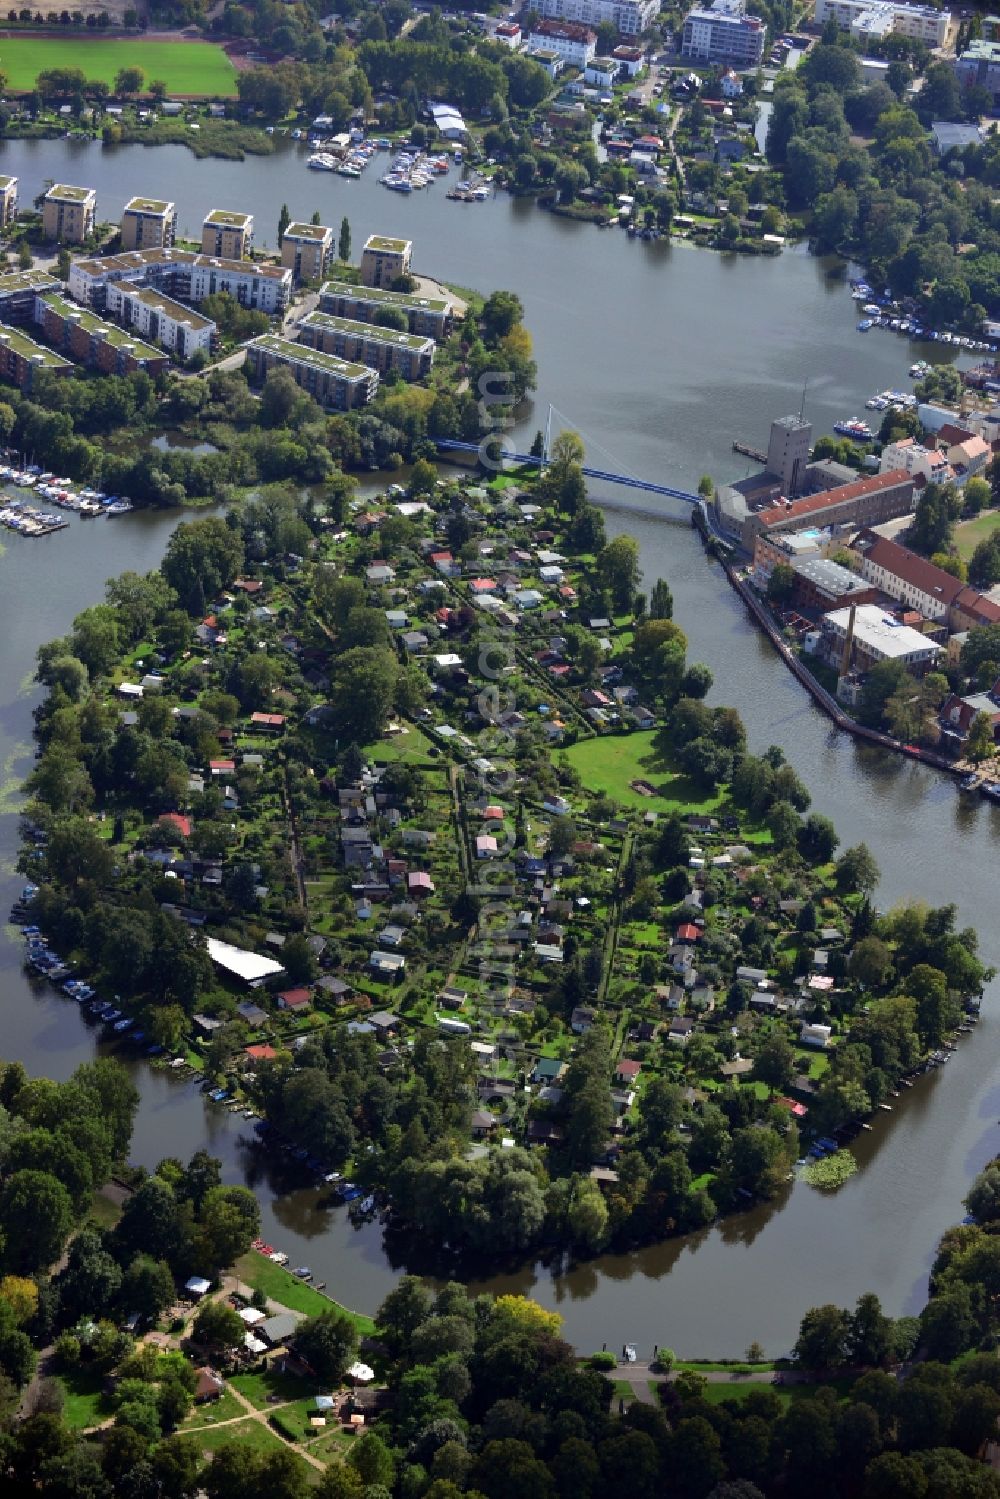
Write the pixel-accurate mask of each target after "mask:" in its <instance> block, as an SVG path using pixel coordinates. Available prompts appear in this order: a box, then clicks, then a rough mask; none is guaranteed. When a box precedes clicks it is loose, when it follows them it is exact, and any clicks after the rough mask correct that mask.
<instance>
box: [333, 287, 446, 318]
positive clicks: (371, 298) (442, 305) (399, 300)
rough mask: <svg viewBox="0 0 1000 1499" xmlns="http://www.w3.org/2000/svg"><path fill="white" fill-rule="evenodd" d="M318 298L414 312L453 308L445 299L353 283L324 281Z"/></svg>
mask: <svg viewBox="0 0 1000 1499" xmlns="http://www.w3.org/2000/svg"><path fill="white" fill-rule="evenodd" d="M319 294H320V296H321V297H322V296H331V297H353V298H354V300H355V301H357V302H376V303H380V304H381V305H382V306H383V307H408V308H412V309H413V310H414V311H426V312H448V311H449V310H450V309H451V308H452V307H453V306H454V303H453V302H449V301H448V299H447V298H446V297H420V296H417V295H416V294H415V293H414V292H409V291H388V290H387V289H386V288H385V287H381V286H355V285H354V283H353V281H324V282H323V285H322V286H321V287H320V289H319Z"/></svg>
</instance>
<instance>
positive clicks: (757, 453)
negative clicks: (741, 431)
mask: <svg viewBox="0 0 1000 1499" xmlns="http://www.w3.org/2000/svg"><path fill="white" fill-rule="evenodd" d="M733 452H734V453H742V454H743V456H744V457H745V458H753V459H754V460H755V461H756V462H757V463H766V462H767V454H766V453H762V452H761V450H760V448H752V447H751V446H750V444H749V443H748V442H734V443H733Z"/></svg>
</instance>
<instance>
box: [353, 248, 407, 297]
mask: <svg viewBox="0 0 1000 1499" xmlns="http://www.w3.org/2000/svg"><path fill="white" fill-rule="evenodd" d="M412 253H413V241H412V240H410V239H390V238H388V237H387V236H386V235H384V234H369V236H368V238H367V239H366V240H365V247H364V249H363V250H362V252H361V280H362V283H363V285H365V286H380V287H386V288H387V289H391V287H392V283H393V282H394V281H395V280H396V279H397V277H399V276H406V275H408V274H409V270H410V256H411V255H412Z"/></svg>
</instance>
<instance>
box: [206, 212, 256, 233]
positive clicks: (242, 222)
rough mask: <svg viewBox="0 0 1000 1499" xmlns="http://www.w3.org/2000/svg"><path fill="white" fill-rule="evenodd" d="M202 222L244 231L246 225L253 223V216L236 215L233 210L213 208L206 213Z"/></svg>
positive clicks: (250, 214) (246, 214) (247, 214)
mask: <svg viewBox="0 0 1000 1499" xmlns="http://www.w3.org/2000/svg"><path fill="white" fill-rule="evenodd" d="M204 222H205V223H206V224H220V225H222V226H223V227H224V228H228V229H245V228H246V226H247V225H248V224H252V223H253V214H252V213H238V212H237V211H236V210H235V209H233V208H213V209H212V211H211V212H210V213H206V215H205V219H204Z"/></svg>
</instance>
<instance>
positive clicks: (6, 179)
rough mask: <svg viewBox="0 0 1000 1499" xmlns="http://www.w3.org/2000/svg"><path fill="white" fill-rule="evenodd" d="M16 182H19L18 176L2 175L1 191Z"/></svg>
mask: <svg viewBox="0 0 1000 1499" xmlns="http://www.w3.org/2000/svg"><path fill="white" fill-rule="evenodd" d="M16 182H17V178H16V177H3V176H0V192H6V190H7V188H8V187H12V186H13V185H14V184H15V183H16Z"/></svg>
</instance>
